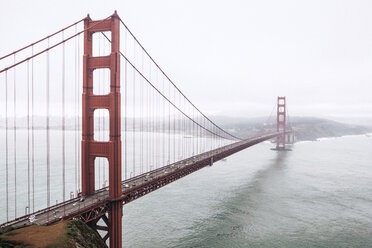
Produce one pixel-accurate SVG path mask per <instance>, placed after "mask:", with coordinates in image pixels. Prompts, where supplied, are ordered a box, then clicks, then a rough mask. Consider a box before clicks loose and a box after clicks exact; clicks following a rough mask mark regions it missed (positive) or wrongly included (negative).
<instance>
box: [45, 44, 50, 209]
mask: <svg viewBox="0 0 372 248" xmlns="http://www.w3.org/2000/svg"><path fill="white" fill-rule="evenodd" d="M48 47H49V38H48ZM46 60H47V61H46V62H47V65H46V66H47V70H46V98H47V99H46V100H47V101H46V115H47V116H46V142H47V151H46V153H47V158H46V159H47V206H48V207H49V206H50V140H49V138H50V137H49V50H48V51H47V52H46Z"/></svg>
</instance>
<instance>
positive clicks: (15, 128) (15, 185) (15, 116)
mask: <svg viewBox="0 0 372 248" xmlns="http://www.w3.org/2000/svg"><path fill="white" fill-rule="evenodd" d="M15 62H16V55H15V54H14V63H15ZM13 87H14V88H13V90H14V91H13V93H14V98H13V101H14V105H13V107H14V119H13V124H14V126H13V129H14V134H13V138H14V217H15V218H17V111H16V108H17V106H16V103H17V101H16V97H17V94H16V93H17V92H16V69H15V68H14V85H13Z"/></svg>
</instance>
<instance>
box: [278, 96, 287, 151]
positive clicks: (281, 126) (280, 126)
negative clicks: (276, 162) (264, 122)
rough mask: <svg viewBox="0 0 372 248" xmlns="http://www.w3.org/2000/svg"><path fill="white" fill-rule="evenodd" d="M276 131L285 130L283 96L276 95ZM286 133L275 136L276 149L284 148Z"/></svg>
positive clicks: (284, 103)
mask: <svg viewBox="0 0 372 248" xmlns="http://www.w3.org/2000/svg"><path fill="white" fill-rule="evenodd" d="M276 131H277V132H283V133H285V132H286V101H285V96H278V103H277V115H276ZM285 143H286V135H285V134H283V135H280V136H277V138H276V150H285Z"/></svg>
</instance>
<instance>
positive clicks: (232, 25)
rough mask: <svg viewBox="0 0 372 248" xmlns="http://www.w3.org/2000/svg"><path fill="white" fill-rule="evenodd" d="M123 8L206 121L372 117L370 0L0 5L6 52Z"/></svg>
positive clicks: (1, 45)
mask: <svg viewBox="0 0 372 248" xmlns="http://www.w3.org/2000/svg"><path fill="white" fill-rule="evenodd" d="M115 9H116V10H117V11H118V14H119V15H120V17H121V18H122V19H123V20H124V21H125V22H126V23H127V25H128V26H129V28H131V30H132V31H133V32H134V34H135V35H136V36H137V37H138V38H139V40H140V41H141V42H142V44H143V45H144V46H145V48H146V49H147V50H148V51H149V52H150V54H152V56H153V57H154V58H155V60H156V61H157V62H158V63H159V64H160V66H161V67H162V68H163V69H164V70H165V71H166V72H167V73H168V75H169V76H170V77H171V78H172V79H173V80H174V82H175V83H176V84H177V85H178V86H179V88H180V89H181V90H182V91H183V92H184V93H185V94H186V95H187V96H188V97H189V98H190V99H191V101H193V102H194V103H195V104H196V105H197V106H198V107H200V109H201V110H202V111H204V112H206V113H208V114H224V115H231V116H237V115H239V116H260V115H263V116H265V115H268V114H269V113H270V111H271V109H272V106H273V105H274V103H275V99H276V97H277V96H278V95H285V96H287V100H288V105H289V111H290V114H291V115H320V116H328V117H329V116H336V117H337V116H369V117H372V97H371V94H372V14H371V13H372V1H369V0H365V1H357V0H350V1H340V0H334V1H325V0H319V1H316V0H312V1H298V0H293V1H289V0H285V1H284V0H282V1H277V0H272V1H231V0H229V1H196V0H195V1H194V0H187V1H175V0H172V1H164V0H158V1H153V0H152V1H151V0H149V1H123V0H120V1H108V0H105V1H95V0H89V1H76V0H74V1H70V0H65V1H40V0H33V1H16V0H12V1H7V0H0V30H1V39H0V53H1V55H4V54H6V53H8V52H11V51H13V50H15V49H17V48H19V47H22V46H24V45H26V44H29V43H30V42H33V41H35V40H37V39H39V38H41V37H44V36H45V35H47V34H50V33H52V32H54V31H56V30H57V29H59V28H62V27H64V26H66V25H68V24H71V23H73V22H74V21H76V20H78V19H80V18H83V17H84V16H86V14H87V13H89V14H90V16H91V18H92V19H101V18H104V17H107V16H108V15H110V14H112V13H113V11H114V10H115Z"/></svg>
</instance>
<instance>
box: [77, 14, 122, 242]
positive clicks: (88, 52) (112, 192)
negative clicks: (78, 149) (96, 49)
mask: <svg viewBox="0 0 372 248" xmlns="http://www.w3.org/2000/svg"><path fill="white" fill-rule="evenodd" d="M84 30H85V31H84V58H83V98H82V99H83V104H82V107H83V121H82V132H83V137H82V143H81V145H82V195H83V196H88V195H91V194H94V191H95V187H94V186H95V185H94V184H95V182H94V161H95V159H96V158H97V157H105V158H107V160H108V163H109V199H110V210H109V218H108V233H109V237H110V247H121V246H122V215H123V209H122V203H121V201H120V200H119V198H120V196H121V193H122V192H121V126H120V125H121V124H120V118H121V117H120V19H119V16H118V15H117V13H116V11H115V13H114V14H113V15H112V16H111V17H110V18H108V19H105V20H103V21H92V20H91V19H90V17H89V15H88V16H87V18H85V20H84ZM105 31H110V32H111V54H110V55H108V56H101V57H93V56H92V47H93V34H94V33H95V32H105ZM102 68H108V69H110V82H107V83H110V93H108V94H107V95H94V94H93V71H94V70H95V69H102ZM96 109H107V110H108V111H109V115H110V140H109V141H108V142H99V141H95V140H94V111H95V110H96Z"/></svg>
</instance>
